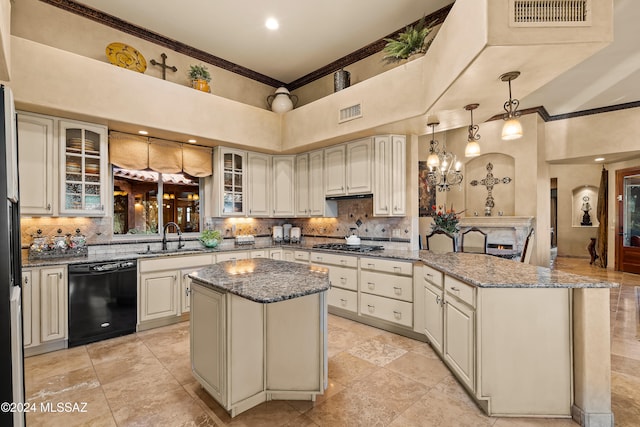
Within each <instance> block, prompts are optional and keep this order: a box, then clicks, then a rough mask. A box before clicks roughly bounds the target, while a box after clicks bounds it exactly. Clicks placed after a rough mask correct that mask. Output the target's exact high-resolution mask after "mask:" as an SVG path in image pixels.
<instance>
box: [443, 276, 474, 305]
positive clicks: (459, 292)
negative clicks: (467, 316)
mask: <svg viewBox="0 0 640 427" xmlns="http://www.w3.org/2000/svg"><path fill="white" fill-rule="evenodd" d="M444 286H445V289H446V291H447V293H448V294H449V295H453V296H455V297H457V298H458V299H460V301H463V302H466V303H467V304H469V305H470V306H471V307H475V306H476V288H475V287H474V286H471V285H467V284H466V283H464V282H461V281H460V280H458V279H454V278H453V277H450V276H444Z"/></svg>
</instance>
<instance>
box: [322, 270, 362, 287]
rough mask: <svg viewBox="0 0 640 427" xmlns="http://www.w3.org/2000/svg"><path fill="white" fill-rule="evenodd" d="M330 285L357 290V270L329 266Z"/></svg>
mask: <svg viewBox="0 0 640 427" xmlns="http://www.w3.org/2000/svg"><path fill="white" fill-rule="evenodd" d="M329 281H330V282H331V286H332V287H333V286H335V287H337V288H343V289H351V290H352V291H357V290H358V270H356V269H355V268H343V267H329Z"/></svg>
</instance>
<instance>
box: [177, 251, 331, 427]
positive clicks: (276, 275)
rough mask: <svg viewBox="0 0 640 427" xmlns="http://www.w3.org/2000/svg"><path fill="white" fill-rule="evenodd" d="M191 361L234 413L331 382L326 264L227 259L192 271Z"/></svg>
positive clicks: (308, 396) (310, 394) (310, 393)
mask: <svg viewBox="0 0 640 427" xmlns="http://www.w3.org/2000/svg"><path fill="white" fill-rule="evenodd" d="M190 278H191V279H192V280H193V282H192V286H191V325H190V328H191V366H192V371H193V374H194V376H195V377H196V379H197V380H198V381H199V382H200V384H201V385H202V386H203V387H204V389H205V390H206V391H207V392H208V393H209V394H210V395H211V396H212V397H213V398H214V399H215V400H216V401H217V402H218V403H220V405H222V406H223V407H224V408H225V409H226V410H227V411H228V412H229V413H230V414H231V416H232V417H234V416H235V415H237V414H239V413H241V412H243V411H246V410H248V409H250V408H252V407H254V406H256V405H258V404H260V403H262V402H265V401H267V400H276V399H287V400H315V396H316V395H317V394H322V393H324V390H325V389H326V385H327V304H326V291H327V290H328V289H329V286H330V283H329V275H328V270H327V269H326V268H322V267H317V266H311V265H301V264H296V263H292V262H286V261H276V260H271V259H247V260H237V261H224V262H220V263H218V264H214V265H211V266H209V267H206V268H203V269H200V270H198V271H195V272H193V273H192V274H190Z"/></svg>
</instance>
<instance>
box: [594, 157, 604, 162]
mask: <svg viewBox="0 0 640 427" xmlns="http://www.w3.org/2000/svg"><path fill="white" fill-rule="evenodd" d="M603 160H604V157H596V158H595V161H596V162H601V161H603Z"/></svg>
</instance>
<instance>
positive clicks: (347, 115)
mask: <svg viewBox="0 0 640 427" xmlns="http://www.w3.org/2000/svg"><path fill="white" fill-rule="evenodd" d="M360 117H362V104H361V103H359V102H358V103H357V104H354V105H352V106H350V107H346V108H341V109H340V112H339V113H338V123H344V122H348V121H349V120H353V119H359V118H360Z"/></svg>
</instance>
